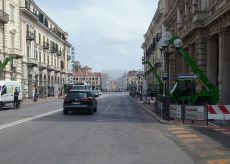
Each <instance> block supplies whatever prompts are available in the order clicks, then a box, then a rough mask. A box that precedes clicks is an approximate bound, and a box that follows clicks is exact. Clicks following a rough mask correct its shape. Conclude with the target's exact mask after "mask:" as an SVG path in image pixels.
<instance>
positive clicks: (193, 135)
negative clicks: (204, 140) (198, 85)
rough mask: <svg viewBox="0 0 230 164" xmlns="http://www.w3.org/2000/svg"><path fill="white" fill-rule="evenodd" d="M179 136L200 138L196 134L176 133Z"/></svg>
mask: <svg viewBox="0 0 230 164" xmlns="http://www.w3.org/2000/svg"><path fill="white" fill-rule="evenodd" d="M176 136H177V137H178V138H185V139H186V138H198V136H197V135H195V134H178V135H176Z"/></svg>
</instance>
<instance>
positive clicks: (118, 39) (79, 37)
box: [36, 0, 157, 71]
mask: <svg viewBox="0 0 230 164" xmlns="http://www.w3.org/2000/svg"><path fill="white" fill-rule="evenodd" d="M37 1H38V2H36V3H37V4H38V6H39V7H40V8H41V9H43V11H44V12H45V13H46V14H47V15H48V16H49V17H50V18H51V19H53V20H54V21H55V22H56V23H57V24H58V25H59V26H60V27H61V28H62V29H63V30H65V31H67V32H68V33H69V35H70V42H71V43H72V45H73V46H74V47H75V50H76V55H77V60H79V61H80V62H81V64H82V65H88V66H89V67H92V68H93V70H95V71H101V70H105V69H122V70H131V69H136V70H138V69H140V68H141V67H142V65H141V56H143V52H142V50H141V43H142V42H143V34H144V33H145V32H146V31H147V28H148V26H149V24H150V21H151V19H152V17H153V15H154V12H155V9H156V7H157V2H156V1H157V0H156V1H155V2H154V1H152V0H116V1H113V0H83V1H79V0H77V1H76V2H75V1H72V2H71V6H68V4H65V7H63V6H62V4H60V3H59V4H60V6H58V4H56V5H55V7H52V5H48V3H50V2H47V1H46V0H37ZM63 2H66V1H63Z"/></svg>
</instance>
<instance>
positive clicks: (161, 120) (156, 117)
mask: <svg viewBox="0 0 230 164" xmlns="http://www.w3.org/2000/svg"><path fill="white" fill-rule="evenodd" d="M137 103H138V102H137ZM138 104H139V105H140V106H141V107H142V108H143V109H144V110H145V111H146V112H148V113H149V114H150V115H151V116H153V117H154V118H155V119H157V121H158V122H160V123H162V124H169V125H171V124H172V123H170V122H168V121H165V120H163V119H161V118H160V117H159V116H158V115H156V114H155V113H153V112H151V111H149V109H148V108H146V107H145V106H144V105H141V104H140V103H138Z"/></svg>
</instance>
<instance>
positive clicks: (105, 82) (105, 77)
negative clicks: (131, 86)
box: [101, 70, 127, 91]
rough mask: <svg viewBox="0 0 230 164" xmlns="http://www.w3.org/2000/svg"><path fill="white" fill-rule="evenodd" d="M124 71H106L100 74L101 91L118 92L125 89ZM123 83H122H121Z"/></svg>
mask: <svg viewBox="0 0 230 164" xmlns="http://www.w3.org/2000/svg"><path fill="white" fill-rule="evenodd" d="M126 74H127V73H126V71H124V70H106V71H103V72H102V83H101V84H102V90H103V91H120V90H122V88H126V89H127V80H125V76H127V75H126ZM122 81H123V83H122Z"/></svg>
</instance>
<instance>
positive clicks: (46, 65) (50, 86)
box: [0, 0, 73, 97]
mask: <svg viewBox="0 0 230 164" xmlns="http://www.w3.org/2000/svg"><path fill="white" fill-rule="evenodd" d="M70 48H71V44H70V43H69V42H68V33H67V32H65V31H64V30H62V29H61V28H60V27H59V26H58V25H57V24H56V23H55V22H54V21H53V20H52V19H51V18H49V17H48V16H47V15H46V14H45V13H44V12H43V11H42V10H41V9H40V8H39V7H38V6H37V5H36V3H35V1H33V0H0V60H1V62H3V61H4V60H5V59H6V58H7V57H13V58H14V59H13V61H12V62H8V64H7V65H6V67H5V68H4V70H3V71H2V72H0V80H17V81H19V82H21V83H22V87H23V96H24V97H33V94H34V93H35V92H37V93H38V95H39V96H54V95H58V94H59V93H60V92H62V90H63V86H64V84H66V83H68V82H69V79H70V77H71V76H72V75H73V73H72V71H69V68H70V66H69V65H70V59H71V56H70Z"/></svg>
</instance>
